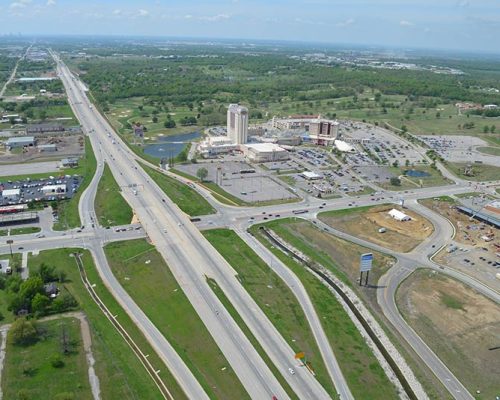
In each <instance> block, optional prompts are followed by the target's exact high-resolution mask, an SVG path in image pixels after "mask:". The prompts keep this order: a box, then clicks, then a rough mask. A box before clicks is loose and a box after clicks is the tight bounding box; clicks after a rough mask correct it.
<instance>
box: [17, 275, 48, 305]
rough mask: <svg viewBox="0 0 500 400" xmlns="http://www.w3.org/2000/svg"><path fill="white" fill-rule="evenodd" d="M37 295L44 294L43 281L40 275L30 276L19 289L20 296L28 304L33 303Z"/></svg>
mask: <svg viewBox="0 0 500 400" xmlns="http://www.w3.org/2000/svg"><path fill="white" fill-rule="evenodd" d="M37 293H40V294H44V290H43V281H42V278H40V276H38V275H34V276H30V277H29V278H28V279H26V280H25V281H24V282H23V283H21V286H20V287H19V295H20V296H21V298H23V299H25V300H26V302H27V303H31V300H32V299H33V298H34V297H35V295H36V294H37Z"/></svg>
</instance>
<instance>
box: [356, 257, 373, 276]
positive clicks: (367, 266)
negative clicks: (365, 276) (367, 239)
mask: <svg viewBox="0 0 500 400" xmlns="http://www.w3.org/2000/svg"><path fill="white" fill-rule="evenodd" d="M372 261H373V254H372V253H365V254H361V260H360V265H359V271H360V272H368V271H370V270H371V269H372Z"/></svg>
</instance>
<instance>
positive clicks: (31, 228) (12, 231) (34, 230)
mask: <svg viewBox="0 0 500 400" xmlns="http://www.w3.org/2000/svg"><path fill="white" fill-rule="evenodd" d="M9 231H10V235H11V236H14V235H25V234H28V233H37V232H40V228H39V227H37V226H27V227H24V228H10V229H1V230H0V236H7V234H8V233H9Z"/></svg>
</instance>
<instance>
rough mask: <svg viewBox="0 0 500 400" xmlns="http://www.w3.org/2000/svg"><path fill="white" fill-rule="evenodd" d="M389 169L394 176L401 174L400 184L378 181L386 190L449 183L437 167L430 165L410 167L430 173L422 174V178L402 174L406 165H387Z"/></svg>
mask: <svg viewBox="0 0 500 400" xmlns="http://www.w3.org/2000/svg"><path fill="white" fill-rule="evenodd" d="M388 169H389V171H390V172H392V173H393V174H394V175H396V176H401V178H400V180H401V185H399V186H396V185H392V184H391V183H390V182H389V181H387V182H382V183H379V186H380V187H382V188H384V189H388V190H397V191H399V190H408V189H416V188H420V187H433V186H443V185H447V184H449V183H451V182H450V181H448V180H447V179H446V178H445V177H443V176H442V175H441V172H439V171H438V170H437V169H434V168H431V167H430V166H416V167H411V169H414V170H416V171H422V172H426V173H428V174H430V176H424V177H422V178H414V177H409V176H404V172H405V170H407V169H408V168H406V167H388Z"/></svg>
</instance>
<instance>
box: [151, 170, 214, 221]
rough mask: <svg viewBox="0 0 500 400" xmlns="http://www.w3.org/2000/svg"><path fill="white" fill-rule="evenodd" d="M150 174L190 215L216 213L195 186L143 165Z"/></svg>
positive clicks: (171, 198)
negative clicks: (191, 186)
mask: <svg viewBox="0 0 500 400" xmlns="http://www.w3.org/2000/svg"><path fill="white" fill-rule="evenodd" d="M142 167H143V168H144V170H145V171H146V172H147V173H148V175H149V176H150V177H151V178H152V179H153V180H154V181H155V182H156V183H157V184H158V186H160V188H161V189H162V190H163V191H164V192H165V194H166V195H167V196H168V197H169V198H170V200H172V201H173V202H174V203H175V204H177V205H178V206H179V208H180V209H181V210H182V211H184V212H185V213H186V214H188V215H190V216H192V217H193V216H195V215H207V214H214V213H215V209H214V208H213V207H212V206H211V205H210V204H209V203H208V202H207V201H206V200H205V199H204V198H203V196H202V195H200V194H199V193H198V192H196V191H195V190H194V189H193V188H190V187H189V186H188V185H185V184H184V183H182V182H179V181H178V180H176V179H173V178H171V177H169V176H167V175H165V174H162V173H161V172H158V171H156V170H154V169H153V168H150V167H147V166H146V165H144V164H143V165H142Z"/></svg>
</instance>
